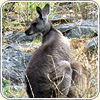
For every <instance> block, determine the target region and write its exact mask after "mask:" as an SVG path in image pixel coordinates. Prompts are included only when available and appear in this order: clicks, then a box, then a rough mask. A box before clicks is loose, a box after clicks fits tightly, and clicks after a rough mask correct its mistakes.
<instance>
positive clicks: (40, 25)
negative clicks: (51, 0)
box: [25, 4, 51, 35]
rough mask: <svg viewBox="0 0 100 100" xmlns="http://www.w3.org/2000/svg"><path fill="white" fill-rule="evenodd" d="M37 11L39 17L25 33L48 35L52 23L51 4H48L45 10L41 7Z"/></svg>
mask: <svg viewBox="0 0 100 100" xmlns="http://www.w3.org/2000/svg"><path fill="white" fill-rule="evenodd" d="M36 11H37V13H38V15H39V17H38V18H36V19H35V20H34V21H33V22H32V23H31V25H30V27H29V28H28V29H27V30H26V31H25V34H26V35H33V34H35V33H39V32H41V33H43V34H45V33H47V32H48V31H49V30H50V28H51V25H50V21H49V20H48V14H49V12H50V8H49V4H46V5H45V7H44V8H43V10H41V8H40V7H36Z"/></svg>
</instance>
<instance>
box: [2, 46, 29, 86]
mask: <svg viewBox="0 0 100 100" xmlns="http://www.w3.org/2000/svg"><path fill="white" fill-rule="evenodd" d="M30 57H31V54H28V53H26V52H24V51H21V50H18V49H15V48H13V47H11V46H3V47H2V77H3V78H5V79H7V80H10V81H11V83H13V84H16V85H20V84H22V83H23V82H24V75H25V69H26V66H27V63H28V61H29V59H30Z"/></svg>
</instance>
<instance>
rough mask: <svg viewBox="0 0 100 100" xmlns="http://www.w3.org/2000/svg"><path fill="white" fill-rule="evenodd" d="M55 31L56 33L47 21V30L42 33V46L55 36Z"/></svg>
mask: <svg viewBox="0 0 100 100" xmlns="http://www.w3.org/2000/svg"><path fill="white" fill-rule="evenodd" d="M56 31H57V29H56V28H55V27H54V26H53V24H52V23H51V21H49V28H48V30H46V31H45V32H43V37H42V44H44V43H45V42H47V41H49V39H51V38H52V37H53V36H54V35H55V33H56Z"/></svg>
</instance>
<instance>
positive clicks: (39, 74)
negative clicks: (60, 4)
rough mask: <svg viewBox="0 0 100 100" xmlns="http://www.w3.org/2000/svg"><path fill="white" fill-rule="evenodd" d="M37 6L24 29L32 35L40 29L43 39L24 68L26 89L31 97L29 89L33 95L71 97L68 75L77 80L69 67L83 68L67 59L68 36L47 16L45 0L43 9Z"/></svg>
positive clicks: (77, 82) (69, 77)
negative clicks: (33, 16) (33, 15)
mask: <svg viewBox="0 0 100 100" xmlns="http://www.w3.org/2000/svg"><path fill="white" fill-rule="evenodd" d="M36 10H37V13H38V14H39V17H38V18H37V19H36V20H35V21H33V23H32V24H31V26H30V28H29V29H27V30H26V31H25V33H26V35H32V34H35V33H37V32H42V34H43V40H42V45H41V46H40V47H39V48H38V49H37V50H36V51H35V52H34V53H33V55H32V57H31V59H30V61H29V63H28V67H27V69H26V75H25V80H26V90H27V93H28V95H29V97H30V98H32V97H33V95H32V93H34V97H36V98H51V97H54V98H55V97H67V95H68V96H69V97H70V94H71V93H72V94H73V92H71V88H70V86H71V79H73V80H74V81H75V84H76V85H78V84H80V82H79V80H80V78H78V77H79V76H78V74H76V73H75V72H74V71H73V75H72V69H74V68H75V69H76V70H79V71H82V69H81V67H80V66H79V65H78V64H76V63H70V61H71V60H70V45H69V42H68V39H67V38H65V37H64V36H63V34H62V33H61V32H59V31H58V30H57V29H55V28H54V26H53V25H52V23H51V21H50V20H48V17H47V15H48V14H49V5H48V4H47V5H46V6H45V7H44V8H43V10H41V9H40V8H39V7H37V8H36ZM75 64H76V65H75ZM74 65H75V66H76V67H75V66H74ZM71 67H72V68H71ZM80 73H81V72H80ZM74 74H76V75H74ZM69 89H70V90H69ZM74 90H75V89H74ZM72 91H73V89H72ZM68 93H70V94H68ZM72 94H71V95H72ZM71 97H73V95H72V96H71Z"/></svg>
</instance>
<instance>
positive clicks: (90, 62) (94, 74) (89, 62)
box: [71, 39, 98, 98]
mask: <svg viewBox="0 0 100 100" xmlns="http://www.w3.org/2000/svg"><path fill="white" fill-rule="evenodd" d="M86 40H87V39H78V40H74V41H73V40H71V57H72V60H74V61H79V62H81V63H82V65H83V67H84V68H86V69H87V70H88V71H89V73H90V76H89V77H88V76H87V77H88V80H87V81H88V84H87V86H86V90H85V91H84V92H85V93H84V97H85V98H92V97H94V96H96V95H97V93H98V48H95V50H93V51H86V50H85V48H84V42H85V41H86Z"/></svg>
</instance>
